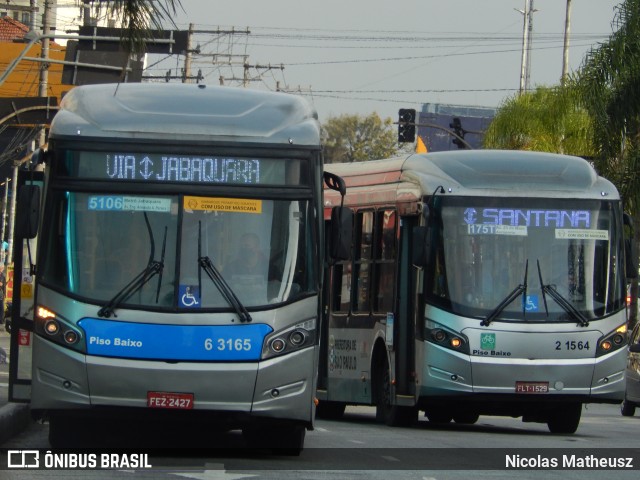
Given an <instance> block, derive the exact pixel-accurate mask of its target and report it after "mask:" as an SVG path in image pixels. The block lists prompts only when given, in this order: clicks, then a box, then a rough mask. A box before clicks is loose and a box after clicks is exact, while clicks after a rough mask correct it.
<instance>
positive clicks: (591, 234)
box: [556, 228, 609, 242]
mask: <svg viewBox="0 0 640 480" xmlns="http://www.w3.org/2000/svg"><path fill="white" fill-rule="evenodd" d="M556 239H558V240H604V241H607V242H608V241H609V231H608V230H586V229H583V228H579V229H575V230H573V229H571V230H570V229H567V228H556Z"/></svg>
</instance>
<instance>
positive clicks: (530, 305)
mask: <svg viewBox="0 0 640 480" xmlns="http://www.w3.org/2000/svg"><path fill="white" fill-rule="evenodd" d="M522 301H523V302H524V309H525V311H527V312H537V311H538V309H539V302H538V296H537V295H527V298H526V299H523V300H522Z"/></svg>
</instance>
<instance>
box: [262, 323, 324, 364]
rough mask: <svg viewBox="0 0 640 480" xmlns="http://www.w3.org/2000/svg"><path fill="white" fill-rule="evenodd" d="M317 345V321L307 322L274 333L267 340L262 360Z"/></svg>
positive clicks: (263, 348)
mask: <svg viewBox="0 0 640 480" xmlns="http://www.w3.org/2000/svg"><path fill="white" fill-rule="evenodd" d="M315 343H316V321H315V320H307V321H306V322H302V323H298V324H296V325H293V326H291V327H288V328H286V329H284V330H280V331H277V332H273V333H272V334H270V335H268V336H267V337H266V338H265V341H264V346H263V347H262V357H261V358H262V360H266V359H267V358H272V357H276V356H279V355H286V354H288V353H292V352H295V351H297V350H300V349H302V348H307V347H310V346H312V345H315Z"/></svg>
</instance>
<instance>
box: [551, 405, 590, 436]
mask: <svg viewBox="0 0 640 480" xmlns="http://www.w3.org/2000/svg"><path fill="white" fill-rule="evenodd" d="M581 416H582V404H581V403H572V404H569V405H562V406H559V407H557V408H555V409H554V410H552V411H551V412H550V413H549V417H548V418H547V427H549V431H550V432H551V433H564V434H570V433H575V432H576V430H578V425H580V417H581Z"/></svg>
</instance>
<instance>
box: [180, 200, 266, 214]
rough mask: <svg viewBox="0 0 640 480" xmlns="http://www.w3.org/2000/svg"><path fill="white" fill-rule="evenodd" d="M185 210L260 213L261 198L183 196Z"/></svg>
mask: <svg viewBox="0 0 640 480" xmlns="http://www.w3.org/2000/svg"><path fill="white" fill-rule="evenodd" d="M184 208H185V209H186V210H200V211H205V212H235V213H258V214H260V213H262V200H250V199H247V198H216V197H184Z"/></svg>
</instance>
